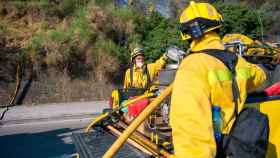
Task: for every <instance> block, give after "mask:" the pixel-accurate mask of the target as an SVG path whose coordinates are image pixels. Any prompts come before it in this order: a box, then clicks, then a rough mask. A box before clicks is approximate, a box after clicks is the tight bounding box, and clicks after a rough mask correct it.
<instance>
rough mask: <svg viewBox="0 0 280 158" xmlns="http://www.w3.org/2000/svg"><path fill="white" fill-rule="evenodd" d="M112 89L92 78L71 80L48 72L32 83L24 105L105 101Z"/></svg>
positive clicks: (63, 75)
mask: <svg viewBox="0 0 280 158" xmlns="http://www.w3.org/2000/svg"><path fill="white" fill-rule="evenodd" d="M112 89H114V86H113V85H112V84H110V83H106V82H102V81H96V80H95V79H93V78H89V79H86V80H81V79H75V80H71V78H70V77H69V76H68V75H67V74H66V73H63V74H60V73H57V72H49V73H48V77H46V76H44V75H43V76H41V77H40V79H39V80H37V81H35V82H33V83H32V86H31V89H30V91H29V92H28V95H27V97H26V99H25V101H24V103H25V104H30V103H32V104H39V103H49V102H72V101H93V100H107V99H108V98H109V96H110V94H111V91H112Z"/></svg>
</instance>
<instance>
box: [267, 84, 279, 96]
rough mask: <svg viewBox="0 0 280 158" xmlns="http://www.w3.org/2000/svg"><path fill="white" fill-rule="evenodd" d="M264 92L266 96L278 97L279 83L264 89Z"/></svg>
mask: <svg viewBox="0 0 280 158" xmlns="http://www.w3.org/2000/svg"><path fill="white" fill-rule="evenodd" d="M264 91H265V92H266V94H267V95H268V96H274V95H280V82H277V83H275V84H274V85H272V86H270V87H268V88H266V89H265V90H264Z"/></svg>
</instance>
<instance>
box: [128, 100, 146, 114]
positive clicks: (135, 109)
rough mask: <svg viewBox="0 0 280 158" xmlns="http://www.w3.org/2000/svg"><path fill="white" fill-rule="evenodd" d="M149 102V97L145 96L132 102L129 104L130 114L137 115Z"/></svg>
mask: <svg viewBox="0 0 280 158" xmlns="http://www.w3.org/2000/svg"><path fill="white" fill-rule="evenodd" d="M134 98H136V97H134ZM148 104H149V99H148V98H143V99H141V100H139V101H137V102H135V103H132V104H130V105H129V106H128V114H129V115H130V116H133V117H136V116H138V115H139V114H140V113H141V112H142V111H143V110H144V109H145V108H146V106H147V105H148Z"/></svg>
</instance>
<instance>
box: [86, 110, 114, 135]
mask: <svg viewBox="0 0 280 158" xmlns="http://www.w3.org/2000/svg"><path fill="white" fill-rule="evenodd" d="M108 116H109V113H108V112H107V113H104V114H102V115H100V116H98V117H97V118H95V119H93V120H92V122H91V123H90V124H89V125H88V126H87V128H86V129H85V132H86V133H88V132H89V131H90V129H91V128H92V127H93V126H94V125H95V124H96V123H98V122H99V121H101V120H103V119H105V118H107V117H108Z"/></svg>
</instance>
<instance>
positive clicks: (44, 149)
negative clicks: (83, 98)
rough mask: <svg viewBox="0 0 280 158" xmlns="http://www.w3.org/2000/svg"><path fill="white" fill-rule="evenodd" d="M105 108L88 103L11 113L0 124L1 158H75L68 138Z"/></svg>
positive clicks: (20, 110)
mask: <svg viewBox="0 0 280 158" xmlns="http://www.w3.org/2000/svg"><path fill="white" fill-rule="evenodd" d="M104 105H105V104H104V102H90V103H71V104H62V106H60V107H59V105H57V104H55V105H42V106H36V107H33V108H32V107H29V106H25V107H18V108H15V109H12V110H11V111H9V113H7V116H6V117H5V118H4V120H3V121H1V122H0V123H1V125H0V158H72V157H75V152H76V151H75V147H74V145H73V142H72V139H71V134H72V133H73V132H82V131H83V129H84V127H85V126H86V125H87V124H88V123H89V122H90V121H91V120H92V119H93V118H94V117H95V116H96V115H97V114H98V113H100V112H101V110H102V109H103V108H104V107H106V106H104ZM53 106H57V108H54V107H53ZM77 107H80V108H77ZM27 109H28V110H27ZM54 109H55V110H54ZM50 112H52V114H50Z"/></svg>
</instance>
